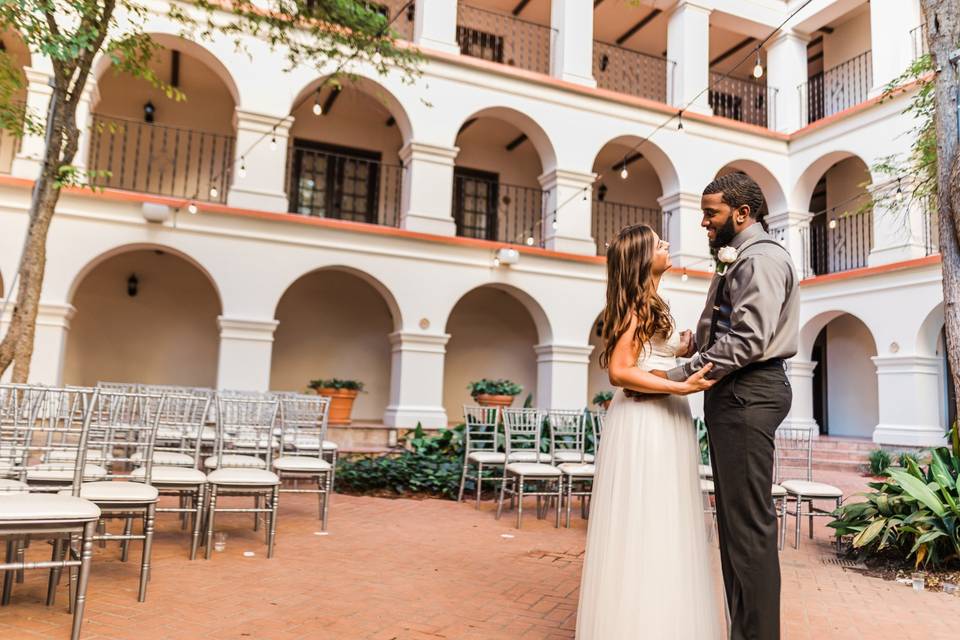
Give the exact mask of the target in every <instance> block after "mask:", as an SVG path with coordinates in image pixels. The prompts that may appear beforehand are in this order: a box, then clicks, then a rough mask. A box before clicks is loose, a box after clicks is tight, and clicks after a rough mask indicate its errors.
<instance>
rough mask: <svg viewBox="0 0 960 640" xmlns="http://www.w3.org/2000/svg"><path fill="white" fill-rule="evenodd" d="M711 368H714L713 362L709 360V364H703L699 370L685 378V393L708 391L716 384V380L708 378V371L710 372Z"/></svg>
mask: <svg viewBox="0 0 960 640" xmlns="http://www.w3.org/2000/svg"><path fill="white" fill-rule="evenodd" d="M711 369H713V363H712V362H708V363H707V364H705V365H703V366H702V367H701V368H700V370H699V371H697V372H696V373H694V374H693V375H691V376H690V377H689V378H687V379H686V380H684V382H683V384H684V387H685V395H689V394H691V393H699V392H700V391H706V390H707V389H709V388H710V387H712V386H713V385H715V384H716V383H717V381H716V380H707V378H706V375H707V373H709V372H710V370H711Z"/></svg>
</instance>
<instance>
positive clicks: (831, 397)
mask: <svg viewBox="0 0 960 640" xmlns="http://www.w3.org/2000/svg"><path fill="white" fill-rule="evenodd" d="M826 331H827V363H826V366H827V396H828V418H827V419H828V424H829V435H831V436H855V437H858V438H870V437H871V436H872V435H873V430H874V428H875V427H876V426H877V423H878V421H879V410H878V406H879V405H878V399H877V371H876V367H875V366H874V364H873V362H872V361H871V360H870V358H871V357H872V356H875V355H877V350H876V347H875V346H874V343H873V338H872V336H871V335H870V330H869V329H867V327H866V326H865V325H864V324H863V323H862V322H861V321H860V320H858V319H856V318H854V317H853V316H851V315H843V316H840V317H839V318H837V319H836V320H833V321H832V322H831V323H830V324H828V325H827V327H826ZM820 366H823V363H821V364H820Z"/></svg>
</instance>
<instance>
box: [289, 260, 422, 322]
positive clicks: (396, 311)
mask: <svg viewBox="0 0 960 640" xmlns="http://www.w3.org/2000/svg"><path fill="white" fill-rule="evenodd" d="M321 271H339V272H342V273H347V274H349V275H352V276H355V277H357V278H360V279H361V280H363V281H364V282H366V283H367V284H368V285H370V286H371V287H373V289H374V290H375V291H376V292H377V293H379V294H380V297H381V298H383V301H384V303H385V304H386V305H387V309H388V310H389V311H390V318H391V320H392V322H393V331H400V330H401V328H403V315H402V313H401V312H400V305H399V304H398V303H397V298H396V296H394V295H393V292H392V291H391V290H390V288H389V287H387V285H385V284H384V283H383V281H381V280H380V279H378V278H376V277H375V276H373V275H371V274H369V273H367V272H366V271H363V270H361V269H357V268H356V267H350V266H347V265H343V264H334V265H324V266H321V267H317V268H315V269H311V270H309V271H305V272H303V273H301V274H300V275H298V276H297V277H295V278H293V279H292V280H290V281H289V282H287V284H286V285H285V286H283V287H282V288H281V289H280V294H279V295H278V296H277V298H276V300H274V301H273V314H274V317H276V314H277V308H278V307H279V306H280V301H281V300H282V299H283V296H284V294H286V293H287V291H289V290H290V287H292V286H293V285H295V284H296V283H297V282H299V281H300V280H302V279H303V278H306V277H307V276H310V275H311V274H314V273H318V272H321Z"/></svg>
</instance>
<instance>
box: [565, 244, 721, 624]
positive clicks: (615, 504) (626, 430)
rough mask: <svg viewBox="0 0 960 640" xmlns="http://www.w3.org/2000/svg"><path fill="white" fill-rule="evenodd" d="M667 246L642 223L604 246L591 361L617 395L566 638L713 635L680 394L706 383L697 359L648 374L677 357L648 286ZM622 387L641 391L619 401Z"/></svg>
mask: <svg viewBox="0 0 960 640" xmlns="http://www.w3.org/2000/svg"><path fill="white" fill-rule="evenodd" d="M668 248H669V244H668V243H667V242H665V241H663V240H661V239H660V238H659V237H657V234H656V233H655V232H654V231H653V230H652V229H651V228H650V227H648V226H646V225H634V226H630V227H626V228H624V229H623V230H621V231H620V233H619V235H618V237H617V239H616V240H614V241H613V243H611V245H610V248H609V250H608V251H607V305H606V310H605V311H604V315H603V338H604V341H605V344H604V348H603V352H602V353H601V355H600V364H601V366H603V367H606V368H607V369H608V370H609V373H610V382H611V383H612V384H614V385H615V386H617V387H620V388H621V390H618V391H617V393H616V394H615V395H614V398H613V402H612V403H611V405H610V409H609V412H608V413H607V417H606V422H605V426H604V431H603V439H602V441H601V445H600V450H599V452H598V455H597V472H596V477H595V479H594V484H593V498H592V501H591V503H590V505H591V506H590V521H589V526H588V531H587V550H586V555H585V557H584V565H583V576H582V579H581V584H580V608H579V611H578V614H577V640H636V639H640V638H651V639H654V638H655V639H657V640H714V639H716V640H721V639H722V638H724V637H725V636H726V630H725V626H726V625H725V623H724V621H723V617H722V614H721V604H720V601H719V596H718V589H717V588H716V583H715V581H714V578H713V575H712V572H711V569H710V559H709V551H708V546H707V544H708V543H707V532H706V527H705V521H704V513H703V497H702V494H701V492H700V479H699V473H698V469H697V464H698V459H699V453H698V451H699V450H698V445H697V436H696V430H695V428H694V426H693V419H692V417H691V414H690V407H689V405H688V403H687V400H686V398H684V397H683V396H685V395H688V394H691V393H696V392H699V391H703V390H705V389H708V388H709V387H710V386H712V385H713V383H712V382H711V381H710V380H707V379H706V378H705V377H704V376H705V374H706V373H707V371H709V368H710V367H711V366H712V365H707V366H706V367H704V368H703V369H701V370H700V371H698V372H697V373H695V374H694V375H692V376H690V378H688V379H687V380H686V381H684V382H672V381H669V380H665V379H662V378H659V377H657V376H655V375H653V374H651V373H649V371H650V370H651V369H672V368H673V367H674V365H675V361H676V358H677V356H678V355H688V354H687V352H688V351H689V350H690V348H691V341H692V337H691V336H690V334H689V332H683V334H678V333H677V331H676V330H675V327H674V321H673V318H672V317H671V316H670V309H669V307H668V306H667V303H666V302H665V301H664V300H663V299H662V298H661V297H660V295H659V293H658V292H657V288H658V286H659V284H660V277H661V276H662V275H663V273H664V272H665V271H666V270H667V269H669V268H670V266H671V264H670V254H669V252H668ZM623 390H630V391H638V392H641V393H642V394H644V395H641V396H639V399H638V400H634V399H631V398H628V397H627V396H625V395H624V392H623Z"/></svg>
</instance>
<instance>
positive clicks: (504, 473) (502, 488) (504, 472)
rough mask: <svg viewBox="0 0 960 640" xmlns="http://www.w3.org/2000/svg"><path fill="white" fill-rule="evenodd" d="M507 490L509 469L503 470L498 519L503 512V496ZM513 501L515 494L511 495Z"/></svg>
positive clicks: (498, 502) (498, 501)
mask: <svg viewBox="0 0 960 640" xmlns="http://www.w3.org/2000/svg"><path fill="white" fill-rule="evenodd" d="M506 492H507V471H506V469H504V471H503V480H502V482H501V483H500V498H499V499H498V500H497V520H499V519H500V514H502V513H503V496H504V494H505V493H506ZM510 499H511V501H512V500H513V496H511V497H510Z"/></svg>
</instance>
